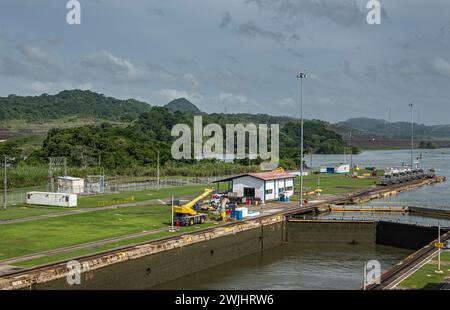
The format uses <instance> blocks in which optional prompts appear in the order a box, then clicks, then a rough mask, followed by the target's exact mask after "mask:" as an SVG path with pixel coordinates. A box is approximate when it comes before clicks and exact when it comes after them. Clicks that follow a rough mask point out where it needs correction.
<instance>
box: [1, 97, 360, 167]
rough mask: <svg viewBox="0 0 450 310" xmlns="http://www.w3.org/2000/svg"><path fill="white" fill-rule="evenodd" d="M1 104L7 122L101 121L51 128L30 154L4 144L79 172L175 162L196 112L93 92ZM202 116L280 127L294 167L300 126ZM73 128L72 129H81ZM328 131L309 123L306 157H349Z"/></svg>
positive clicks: (28, 157)
mask: <svg viewBox="0 0 450 310" xmlns="http://www.w3.org/2000/svg"><path fill="white" fill-rule="evenodd" d="M2 100H3V101H7V102H8V104H7V105H6V108H5V107H4V106H3V105H2V108H4V109H5V110H6V111H7V112H4V113H8V115H10V116H6V118H10V117H11V118H13V119H26V120H33V121H35V120H36V121H43V122H45V120H46V119H51V120H54V119H59V118H62V119H64V118H67V117H68V116H70V115H77V116H86V117H91V118H92V117H97V118H98V119H99V121H96V122H93V123H91V124H80V125H78V126H71V127H69V128H64V127H59V128H55V127H54V126H52V123H49V124H48V125H49V128H52V127H53V129H50V130H49V131H48V133H46V137H45V138H43V143H41V145H40V146H39V147H33V148H28V147H27V146H26V145H23V143H21V142H20V140H16V141H15V140H14V139H13V140H10V141H8V142H6V143H2V144H0V156H1V155H8V156H13V157H16V158H23V160H25V161H27V162H29V163H39V164H45V163H46V162H47V160H48V158H49V157H57V156H64V157H67V158H68V160H69V163H70V165H72V166H81V167H88V166H91V165H95V164H96V163H98V162H99V161H100V159H101V162H102V166H103V167H105V168H111V169H113V168H125V167H142V166H146V165H154V164H155V160H156V158H157V156H156V154H157V152H158V151H159V152H160V155H161V163H162V164H165V163H166V162H168V161H171V156H170V152H171V144H172V142H173V141H174V139H175V137H172V135H171V130H172V128H173V127H174V126H175V125H176V124H179V123H184V124H188V125H190V127H191V128H192V125H193V121H194V117H193V112H194V111H197V107H195V105H193V104H192V103H190V102H189V101H187V100H186V99H183V100H178V101H177V102H176V104H172V105H170V106H169V107H150V105H148V104H145V103H142V102H138V101H135V100H128V101H121V100H117V99H114V98H108V97H105V96H103V95H99V94H96V93H92V92H89V91H64V92H61V93H59V94H58V95H55V96H49V95H41V96H38V97H13V96H10V97H9V98H3V99H2ZM14 102H17V103H18V104H17V106H14V104H13V103H14ZM170 107H172V109H169V108H170ZM173 110H175V111H173ZM198 111H199V110H198ZM202 116H203V126H206V125H207V124H212V123H215V124H219V125H220V126H221V127H222V129H225V127H226V125H227V124H249V123H253V124H256V125H258V124H279V125H280V158H281V159H282V160H283V162H284V163H285V167H290V168H292V167H295V166H296V163H297V161H298V158H299V142H300V122H299V121H298V120H296V119H294V118H290V117H282V116H270V115H265V114H207V113H202ZM3 117H5V116H3ZM101 120H119V121H123V122H124V124H122V126H113V125H112V124H108V123H107V122H106V121H105V122H102V121H101ZM74 122H75V124H74V125H76V124H77V123H78V122H77V121H76V120H75V121H74ZM25 124H26V125H28V122H25ZM329 126H330V124H328V123H326V122H322V121H318V120H312V121H310V120H308V121H305V151H306V152H315V153H322V154H336V153H343V152H344V151H347V152H348V151H349V147H348V145H347V144H346V143H345V141H344V140H343V139H342V137H341V136H340V135H339V134H336V133H335V132H333V131H331V130H329ZM30 150H31V151H30ZM357 151H358V150H357V149H355V150H354V152H357ZM246 164H247V163H246Z"/></svg>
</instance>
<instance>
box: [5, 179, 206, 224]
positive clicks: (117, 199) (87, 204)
mask: <svg viewBox="0 0 450 310" xmlns="http://www.w3.org/2000/svg"><path fill="white" fill-rule="evenodd" d="M210 187H211V186H208V185H207V184H205V185H189V186H183V187H173V188H162V189H160V190H159V191H157V190H150V191H138V192H125V193H118V194H105V195H97V196H90V197H79V198H78V207H77V208H63V207H51V206H27V205H17V206H9V207H8V208H7V209H6V210H0V220H2V221H4V220H14V219H19V218H25V217H32V216H37V215H45V214H52V213H59V212H67V211H71V210H77V209H81V208H97V207H102V206H103V207H105V206H106V207H107V206H111V205H115V204H118V205H120V204H123V202H124V201H126V200H129V198H130V197H133V198H134V199H133V202H143V201H147V200H153V199H165V198H170V197H171V196H172V195H174V197H175V198H180V197H183V196H188V195H200V194H201V193H203V190H204V189H205V188H210ZM0 230H1V228H0Z"/></svg>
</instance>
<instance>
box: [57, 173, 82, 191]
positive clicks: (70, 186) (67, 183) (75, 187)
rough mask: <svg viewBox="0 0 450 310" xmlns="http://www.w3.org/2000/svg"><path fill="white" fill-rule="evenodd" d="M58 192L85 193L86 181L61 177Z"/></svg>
mask: <svg viewBox="0 0 450 310" xmlns="http://www.w3.org/2000/svg"><path fill="white" fill-rule="evenodd" d="M58 192H59V193H66V194H81V193H84V179H81V178H74V177H59V178H58Z"/></svg>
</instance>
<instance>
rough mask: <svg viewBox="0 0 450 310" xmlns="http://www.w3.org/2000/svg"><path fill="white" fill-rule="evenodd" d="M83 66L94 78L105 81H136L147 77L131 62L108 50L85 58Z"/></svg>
mask: <svg viewBox="0 0 450 310" xmlns="http://www.w3.org/2000/svg"><path fill="white" fill-rule="evenodd" d="M81 66H82V67H83V68H84V70H86V71H88V72H90V73H91V74H93V75H94V76H96V77H98V78H100V77H103V79H112V80H119V81H136V80H138V79H142V78H143V77H144V75H145V72H144V71H143V70H142V69H140V68H138V67H137V66H135V65H134V64H132V63H131V61H129V60H127V59H125V58H120V57H117V56H114V55H113V54H111V53H110V52H108V51H106V50H102V51H99V52H96V53H94V54H91V55H89V56H86V57H84V58H83V59H82V60H81Z"/></svg>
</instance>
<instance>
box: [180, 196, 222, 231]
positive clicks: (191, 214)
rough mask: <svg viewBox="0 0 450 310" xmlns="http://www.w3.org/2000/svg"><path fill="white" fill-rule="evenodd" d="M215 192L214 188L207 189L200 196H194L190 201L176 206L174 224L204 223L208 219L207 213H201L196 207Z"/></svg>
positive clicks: (190, 224)
mask: <svg viewBox="0 0 450 310" xmlns="http://www.w3.org/2000/svg"><path fill="white" fill-rule="evenodd" d="M213 192H214V189H211V188H208V189H205V192H204V193H203V194H201V195H200V196H198V197H196V198H194V199H193V200H191V201H189V202H188V203H186V204H184V205H182V206H176V207H174V208H173V212H174V224H176V225H177V226H192V225H194V224H197V223H200V224H203V223H205V221H206V214H199V213H198V212H197V210H196V209H195V208H194V207H195V206H196V205H197V203H198V202H200V201H202V200H203V199H205V198H206V197H208V196H209V195H210V194H212V193H213Z"/></svg>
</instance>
